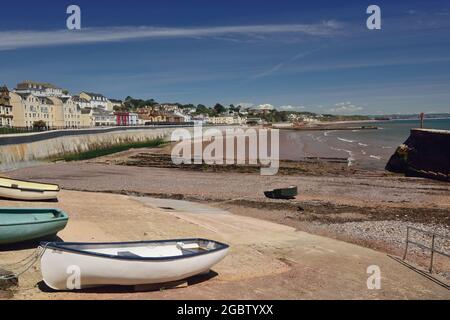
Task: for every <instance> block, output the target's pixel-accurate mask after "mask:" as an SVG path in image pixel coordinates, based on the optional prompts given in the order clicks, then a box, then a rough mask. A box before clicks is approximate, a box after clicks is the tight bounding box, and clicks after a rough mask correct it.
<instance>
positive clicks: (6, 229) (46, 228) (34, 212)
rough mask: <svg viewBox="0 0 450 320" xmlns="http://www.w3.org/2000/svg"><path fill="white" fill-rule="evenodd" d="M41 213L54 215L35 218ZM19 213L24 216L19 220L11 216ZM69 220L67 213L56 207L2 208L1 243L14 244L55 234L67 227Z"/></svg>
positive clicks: (0, 222) (0, 223) (0, 217)
mask: <svg viewBox="0 0 450 320" xmlns="http://www.w3.org/2000/svg"><path fill="white" fill-rule="evenodd" d="M49 212H50V213H49ZM41 213H42V214H45V213H46V214H48V215H51V214H53V215H54V217H52V218H49V219H38V218H35V216H39V215H40V214H41ZM19 215H20V218H22V219H20V220H19V221H16V219H14V220H12V219H11V216H13V217H18V216H19ZM27 217H29V219H27ZM67 221H68V216H67V214H65V213H64V212H62V211H60V210H56V209H22V208H21V209H14V208H10V209H8V208H2V209H0V244H2V245H3V244H12V243H17V242H23V241H29V240H33V239H41V238H44V237H47V236H52V235H55V234H57V233H58V232H59V231H61V230H62V229H64V228H65V227H66V225H67Z"/></svg>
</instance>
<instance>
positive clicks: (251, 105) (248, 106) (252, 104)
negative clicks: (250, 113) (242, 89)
mask: <svg viewBox="0 0 450 320" xmlns="http://www.w3.org/2000/svg"><path fill="white" fill-rule="evenodd" d="M234 105H235V106H241V107H242V108H244V109H246V108H251V107H253V106H254V105H255V104H254V103H251V102H238V103H235V104H234Z"/></svg>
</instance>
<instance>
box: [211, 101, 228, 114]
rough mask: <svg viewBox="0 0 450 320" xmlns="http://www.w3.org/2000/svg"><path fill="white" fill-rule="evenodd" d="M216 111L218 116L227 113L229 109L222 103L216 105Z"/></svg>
mask: <svg viewBox="0 0 450 320" xmlns="http://www.w3.org/2000/svg"><path fill="white" fill-rule="evenodd" d="M214 111H216V113H217V114H221V113H224V112H225V111H227V109H226V108H225V107H224V106H223V105H221V104H220V103H216V105H215V106H214Z"/></svg>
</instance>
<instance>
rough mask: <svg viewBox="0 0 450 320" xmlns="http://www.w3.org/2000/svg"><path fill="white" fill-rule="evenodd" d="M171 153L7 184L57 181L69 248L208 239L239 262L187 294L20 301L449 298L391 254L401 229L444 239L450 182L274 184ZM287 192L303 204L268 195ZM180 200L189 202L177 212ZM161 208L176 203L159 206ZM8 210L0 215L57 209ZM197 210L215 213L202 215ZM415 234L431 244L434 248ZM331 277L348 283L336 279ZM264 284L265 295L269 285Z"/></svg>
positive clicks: (322, 178) (441, 268)
mask: <svg viewBox="0 0 450 320" xmlns="http://www.w3.org/2000/svg"><path fill="white" fill-rule="evenodd" d="M167 152H168V149H167V148H158V149H149V148H145V149H135V150H129V151H126V152H122V153H117V154H113V155H109V156H104V157H100V158H96V159H92V160H87V161H80V162H67V163H65V162H60V163H54V164H46V165H40V166H36V167H29V168H22V169H18V170H15V171H11V172H8V173H7V175H8V176H10V177H13V178H20V179H31V180H35V181H46V182H51V183H57V184H59V185H60V186H61V187H62V188H63V189H64V191H63V192H62V194H61V196H60V201H59V203H57V204H55V205H56V206H57V207H61V208H63V209H65V210H66V211H67V212H68V213H69V214H70V217H71V220H70V223H69V225H68V227H67V228H66V229H65V230H64V231H63V232H62V233H61V234H60V236H61V238H62V239H64V240H65V241H68V240H73V241H75V240H76V241H125V240H140V239H162V238H176V237H200V236H201V237H209V238H213V239H216V240H218V241H224V242H227V243H230V244H231V245H232V248H233V249H232V253H231V254H230V257H229V258H226V259H225V260H224V261H223V262H221V263H220V264H219V265H217V268H216V269H215V270H214V271H215V272H217V274H218V275H217V276H215V277H213V278H212V279H209V280H207V281H200V283H198V284H196V285H193V286H189V287H188V288H182V289H172V290H167V291H157V292H154V291H152V292H146V293H143V292H139V293H135V292H134V291H133V290H132V289H129V288H128V289H126V290H125V292H122V291H123V289H117V288H114V289H112V290H113V293H111V292H109V290H110V289H106V292H103V291H102V294H98V292H87V293H49V292H45V290H44V291H43V290H40V289H37V288H33V289H30V290H24V291H22V290H19V292H17V293H16V294H15V297H17V298H21V297H27V298H45V299H61V298H63V299H64V298H69V299H70V298H77V299H78V298H79V299H91V298H94V299H103V298H105V297H108V298H109V297H110V296H112V297H115V298H120V299H122V298H131V299H134V298H137V299H140V298H143V299H147V298H185V296H184V295H185V294H189V295H190V297H192V298H252V299H260V298H263V299H264V298H274V297H277V298H280V299H299V298H308V299H309V298H311V299H328V298H329V299H335V298H336V299H341V298H342V299H347V298H348V299H356V298H383V299H397V298H400V299H404V298H408V299H415V298H448V297H449V291H448V290H447V289H444V288H443V287H441V286H439V285H436V284H435V283H433V282H432V281H430V280H428V279H426V278H425V277H423V276H421V275H419V274H418V273H416V272H414V271H412V270H409V269H408V268H406V267H405V266H403V265H401V264H400V263H399V262H397V261H395V260H393V259H392V258H390V257H389V256H388V254H392V255H395V256H401V255H402V254H403V250H404V239H405V236H406V226H415V227H418V228H421V229H426V230H431V231H435V232H438V233H440V234H444V235H448V234H449V226H450V215H449V213H450V197H449V195H450V186H449V185H448V184H447V183H443V182H438V181H432V180H426V179H420V178H405V177H401V176H397V175H392V174H387V173H385V172H382V171H366V170H357V169H355V168H348V167H347V166H342V165H341V163H339V162H333V161H331V162H324V163H322V164H317V163H315V162H301V163H297V164H295V165H294V168H295V170H294V172H288V173H286V174H282V175H276V176H260V175H259V171H256V172H255V170H248V172H245V170H244V172H241V171H240V170H236V168H234V169H233V168H231V169H224V168H222V169H214V170H212V169H211V168H209V167H204V166H202V167H201V168H192V167H184V168H179V167H178V168H177V167H172V166H168V165H167V163H166V162H164V161H160V160H161V159H163V158H164V155H165V154H167ZM149 155H151V156H152V157H154V156H158V155H160V156H161V155H162V156H163V157H162V158H158V157H157V158H156V159H157V160H158V161H155V159H154V158H152V161H148V159H147V158H145V157H148V156H149ZM142 157H144V158H145V159H147V160H146V161H143V158H142ZM319 169H320V170H319ZM286 185H296V186H298V188H299V195H298V196H297V197H296V199H294V200H282V201H280V200H271V199H267V198H265V197H264V194H263V191H265V190H269V189H273V188H277V187H283V186H286ZM176 200H186V201H190V202H189V204H187V203H181V204H179V203H176V202H170V201H176ZM161 201H169V202H168V203H166V204H165V205H161ZM3 202H4V205H5V206H8V205H11V206H30V205H33V206H53V205H54V204H53V203H50V204H49V203H42V204H39V203H37V204H36V203H15V202H5V201H3ZM199 205H200V206H207V208H209V209H207V210H204V209H202V210H197V209H195V208H196V206H199ZM162 207H163V208H166V209H161V208H162ZM167 208H172V209H167ZM223 211H224V212H223ZM416 236H417V237H418V239H419V240H420V241H423V242H425V243H426V242H427V241H429V239H427V238H424V237H422V236H420V235H416ZM439 245H440V246H441V247H442V249H443V250H447V251H448V250H449V249H450V246H449V243H445V242H442V243H439ZM26 252H27V251H24V252H22V251H19V252H12V251H10V252H6V253H5V252H1V253H0V254H1V255H0V256H1V257H2V258H3V257H6V258H7V259H11V261H14V259H17V258H18V257H20V256H22V255H23V254H25V253H26ZM311 255H312V256H311ZM316 255H317V256H316ZM428 256H429V254H428V253H427V252H424V251H422V250H420V249H414V248H412V250H410V252H409V254H408V262H409V263H411V264H412V265H414V266H416V267H418V268H420V269H421V270H425V269H426V268H427V265H428V263H429V257H428ZM369 261H371V262H369ZM369 263H370V264H376V265H380V266H381V265H382V266H383V267H382V270H386V271H385V272H387V273H386V279H387V280H386V282H387V283H389V285H387V284H386V287H383V290H381V291H379V290H375V291H373V290H367V288H366V285H365V281H366V280H365V279H367V276H366V273H365V271H366V268H367V266H368V265H369ZM237 266H239V267H237ZM434 266H435V272H434V274H433V277H436V279H439V281H442V282H443V283H448V281H449V278H450V274H449V272H448V271H449V262H448V259H446V258H442V257H436V259H435V263H434ZM237 269H239V271H236V270H237ZM355 270H359V271H355ZM335 272H339V274H340V275H341V276H340V277H339V279H337V278H336V277H335V276H334V273H335ZM383 278H384V275H383ZM25 279H28V278H25ZM30 279H31V280H24V281H25V282H24V284H25V285H26V284H27V283H28V285H30V284H33V281H35V282H37V281H38V280H39V273H38V270H35V273H34V275H33V276H32V277H31V278H30ZM324 279H326V280H324ZM238 280H239V281H238ZM192 281H193V282H194V283H195V282H198V280H197V279H194V280H192ZM268 282H270V283H271V286H270V288H269V287H267V286H266V285H264V284H265V283H268ZM441 289H442V290H441ZM117 290H119V292H116V291H117ZM127 290H128V291H127ZM130 290H131V292H130ZM236 290H238V291H239V292H242V293H241V294H240V295H239V296H238V297H236V295H233V292H237V291H236ZM26 292H27V293H26ZM24 295H25V296H24Z"/></svg>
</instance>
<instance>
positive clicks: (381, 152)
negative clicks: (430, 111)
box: [280, 118, 450, 169]
mask: <svg viewBox="0 0 450 320" xmlns="http://www.w3.org/2000/svg"><path fill="white" fill-rule="evenodd" d="M362 125H365V126H369V125H370V126H376V127H378V130H367V129H359V130H358V129H355V130H328V131H294V130H292V131H291V130H286V131H281V132H280V158H281V159H286V160H302V159H305V158H316V157H318V158H345V159H347V164H348V166H358V167H361V168H365V169H383V168H384V167H385V165H386V163H387V162H388V160H389V158H390V157H391V156H392V154H393V153H394V152H395V150H396V148H397V147H398V146H399V145H400V144H402V143H403V142H405V141H406V139H408V137H409V133H410V130H411V129H412V128H418V127H420V123H419V121H418V120H391V121H380V122H370V123H364V124H363V123H360V124H354V123H352V124H351V126H355V127H358V126H362ZM424 128H427V129H440V130H450V118H448V119H425V122H424Z"/></svg>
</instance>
